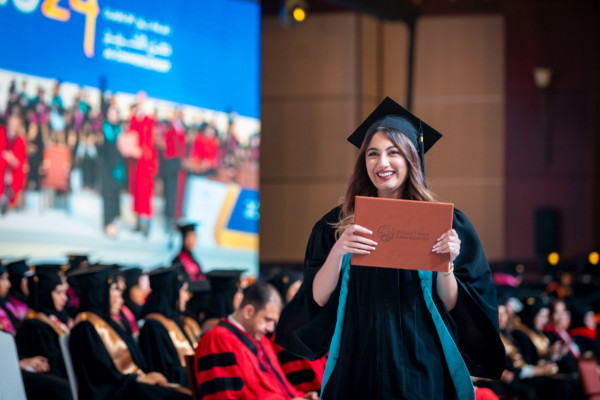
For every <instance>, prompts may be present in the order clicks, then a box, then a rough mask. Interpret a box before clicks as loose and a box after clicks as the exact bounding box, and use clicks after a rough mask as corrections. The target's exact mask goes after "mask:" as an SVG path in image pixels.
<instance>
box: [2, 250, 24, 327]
mask: <svg viewBox="0 0 600 400" xmlns="http://www.w3.org/2000/svg"><path fill="white" fill-rule="evenodd" d="M6 270H7V271H8V277H9V279H10V284H11V286H10V292H9V294H8V301H9V302H10V304H11V305H12V307H13V308H14V310H15V315H16V317H17V319H18V320H19V321H22V320H23V319H24V318H25V316H26V315H27V311H28V309H29V307H28V306H27V296H28V295H29V289H28V287H27V276H28V275H29V274H30V272H29V266H28V265H27V263H26V262H25V260H18V261H14V262H11V263H10V264H7V265H6Z"/></svg>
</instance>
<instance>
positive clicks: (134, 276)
mask: <svg viewBox="0 0 600 400" xmlns="http://www.w3.org/2000/svg"><path fill="white" fill-rule="evenodd" d="M122 272H123V276H124V277H125V280H126V281H127V286H128V287H129V286H133V285H137V283H138V281H139V280H140V276H142V274H143V273H144V271H143V270H142V269H141V268H138V267H132V268H127V269H124V270H122Z"/></svg>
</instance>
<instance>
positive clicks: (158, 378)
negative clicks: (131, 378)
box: [137, 372, 169, 387]
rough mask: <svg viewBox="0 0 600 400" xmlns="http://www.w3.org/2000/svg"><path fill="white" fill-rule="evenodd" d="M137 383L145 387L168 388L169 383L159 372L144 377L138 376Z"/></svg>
mask: <svg viewBox="0 0 600 400" xmlns="http://www.w3.org/2000/svg"><path fill="white" fill-rule="evenodd" d="M137 381H138V382H140V383H145V384H147V385H158V386H163V387H167V386H169V381H167V378H165V376H164V375H163V374H161V373H160V372H149V373H147V374H146V375H140V376H138V377H137Z"/></svg>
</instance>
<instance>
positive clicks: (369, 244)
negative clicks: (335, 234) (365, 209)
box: [333, 225, 377, 257]
mask: <svg viewBox="0 0 600 400" xmlns="http://www.w3.org/2000/svg"><path fill="white" fill-rule="evenodd" d="M359 233H362V234H364V235H372V234H373V231H370V230H369V229H367V228H365V227H363V226H360V225H352V226H350V227H349V228H348V229H346V230H345V231H344V233H343V234H342V236H340V238H339V239H338V241H337V242H335V245H334V246H333V250H334V251H336V252H337V253H338V255H339V256H342V257H343V256H345V255H346V254H348V253H353V254H371V251H373V250H375V246H377V242H376V241H374V240H371V239H368V238H366V237H365V236H361V235H359Z"/></svg>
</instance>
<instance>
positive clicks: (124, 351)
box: [75, 311, 146, 376]
mask: <svg viewBox="0 0 600 400" xmlns="http://www.w3.org/2000/svg"><path fill="white" fill-rule="evenodd" d="M81 321H88V322H89V323H91V324H92V325H93V326H94V328H95V329H96V333H98V336H100V339H102V343H104V347H106V351H108V354H109V355H110V358H111V359H112V361H113V363H114V364H115V366H116V367H117V369H118V370H119V372H121V373H122V374H126V375H127V374H136V375H140V376H144V375H146V374H145V373H144V371H143V370H142V369H141V368H140V367H138V366H137V364H136V363H135V362H134V361H133V359H132V358H131V353H130V352H129V347H127V343H125V341H124V340H123V339H121V337H120V336H119V335H118V334H117V332H115V330H114V329H113V328H112V327H111V326H110V325H109V324H108V323H107V322H106V321H105V320H104V319H102V318H100V317H99V316H98V315H96V314H94V313H92V312H89V311H85V312H82V313H80V314H79V315H78V316H77V318H76V319H75V323H76V324H77V323H79V322H81Z"/></svg>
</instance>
